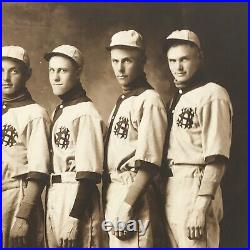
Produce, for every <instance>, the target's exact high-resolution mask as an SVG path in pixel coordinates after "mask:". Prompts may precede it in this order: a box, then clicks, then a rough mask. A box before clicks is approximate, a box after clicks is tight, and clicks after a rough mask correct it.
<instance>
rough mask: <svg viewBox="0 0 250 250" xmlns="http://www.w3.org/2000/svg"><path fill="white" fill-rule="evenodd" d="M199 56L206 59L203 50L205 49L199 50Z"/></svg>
mask: <svg viewBox="0 0 250 250" xmlns="http://www.w3.org/2000/svg"><path fill="white" fill-rule="evenodd" d="M199 57H200V59H201V60H202V61H203V59H204V52H203V50H199Z"/></svg>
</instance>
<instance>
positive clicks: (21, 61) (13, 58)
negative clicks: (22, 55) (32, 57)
mask: <svg viewBox="0 0 250 250" xmlns="http://www.w3.org/2000/svg"><path fill="white" fill-rule="evenodd" d="M2 58H9V59H11V60H13V61H15V62H18V63H21V64H23V65H24V66H26V67H27V68H29V67H30V65H29V64H26V63H25V62H24V61H23V60H21V59H18V58H16V57H12V56H2Z"/></svg>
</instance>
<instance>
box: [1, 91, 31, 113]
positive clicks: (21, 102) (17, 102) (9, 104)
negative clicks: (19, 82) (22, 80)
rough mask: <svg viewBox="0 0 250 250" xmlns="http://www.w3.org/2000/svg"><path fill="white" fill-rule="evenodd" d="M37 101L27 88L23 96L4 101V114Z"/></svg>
mask: <svg viewBox="0 0 250 250" xmlns="http://www.w3.org/2000/svg"><path fill="white" fill-rule="evenodd" d="M34 103H35V101H34V100H33V99H32V97H31V95H30V93H29V91H28V90H27V89H26V88H25V89H24V91H23V92H22V94H21V95H20V96H18V97H16V98H13V99H10V100H8V99H3V101H2V114H5V113H6V112H8V110H9V109H11V108H18V107H22V106H26V105H30V104H34Z"/></svg>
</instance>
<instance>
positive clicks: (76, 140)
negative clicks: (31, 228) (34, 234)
mask: <svg viewBox="0 0 250 250" xmlns="http://www.w3.org/2000/svg"><path fill="white" fill-rule="evenodd" d="M44 57H45V59H46V60H47V61H48V62H49V80H50V84H51V86H52V90H53V93H54V94H55V95H56V96H58V97H59V98H60V99H61V100H62V102H61V104H60V105H58V106H57V108H56V110H55V112H54V114H53V120H52V129H51V149H52V154H53V157H52V159H53V160H52V161H53V171H52V174H51V180H50V186H49V189H48V193H47V206H46V207H47V216H46V238H47V245H48V247H100V246H101V241H102V238H101V233H102V230H101V224H100V222H101V221H100V220H101V217H100V215H101V214H100V211H101V210H100V202H99V201H100V197H99V191H98V188H97V186H96V184H97V183H99V182H100V180H101V174H102V168H103V132H104V123H103V121H102V119H101V117H100V115H99V114H98V112H97V110H96V109H95V107H94V105H93V103H92V101H91V100H90V99H89V98H88V97H87V95H86V92H85V90H84V89H83V88H82V85H81V82H80V74H81V71H82V67H83V57H82V54H81V52H80V51H79V50H78V49H77V48H76V47H74V46H70V45H61V46H59V47H57V48H55V49H54V50H53V51H52V52H49V53H46V54H45V56H44Z"/></svg>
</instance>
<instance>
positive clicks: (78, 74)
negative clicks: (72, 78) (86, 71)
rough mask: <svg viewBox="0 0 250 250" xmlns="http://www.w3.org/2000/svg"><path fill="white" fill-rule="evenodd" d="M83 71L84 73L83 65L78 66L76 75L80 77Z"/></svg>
mask: <svg viewBox="0 0 250 250" xmlns="http://www.w3.org/2000/svg"><path fill="white" fill-rule="evenodd" d="M81 73H82V68H81V67H78V68H77V69H76V77H77V78H79V79H80V76H81Z"/></svg>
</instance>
